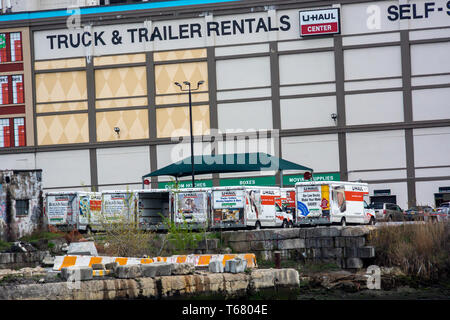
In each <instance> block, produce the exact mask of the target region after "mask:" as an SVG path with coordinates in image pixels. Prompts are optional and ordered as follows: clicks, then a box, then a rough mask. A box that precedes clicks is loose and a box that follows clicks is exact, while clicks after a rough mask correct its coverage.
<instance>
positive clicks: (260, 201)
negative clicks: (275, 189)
mask: <svg viewBox="0 0 450 320" xmlns="http://www.w3.org/2000/svg"><path fill="white" fill-rule="evenodd" d="M247 201H248V202H247V204H248V205H249V207H250V208H249V212H252V213H254V214H255V215H256V219H259V218H260V217H261V205H267V204H269V203H268V202H272V201H273V202H272V205H274V204H275V197H273V198H272V200H271V199H270V197H269V198H268V197H261V191H260V190H250V191H249V192H248V200H247Z"/></svg>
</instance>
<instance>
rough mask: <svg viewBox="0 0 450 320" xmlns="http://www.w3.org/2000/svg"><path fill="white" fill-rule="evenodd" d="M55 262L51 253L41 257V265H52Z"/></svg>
mask: <svg viewBox="0 0 450 320" xmlns="http://www.w3.org/2000/svg"><path fill="white" fill-rule="evenodd" d="M54 264H55V257H52V256H51V255H49V254H48V255H46V256H45V257H44V259H42V262H41V265H42V266H44V267H53V265H54Z"/></svg>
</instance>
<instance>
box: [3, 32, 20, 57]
mask: <svg viewBox="0 0 450 320" xmlns="http://www.w3.org/2000/svg"><path fill="white" fill-rule="evenodd" d="M2 44H3V46H2ZM0 47H2V48H1V49H0V63H3V62H15V61H22V60H23V55H22V34H21V33H20V32H10V33H0Z"/></svg>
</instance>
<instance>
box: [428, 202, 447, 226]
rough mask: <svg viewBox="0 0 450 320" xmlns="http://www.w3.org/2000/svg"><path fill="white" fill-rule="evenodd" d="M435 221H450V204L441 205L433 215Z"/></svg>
mask: <svg viewBox="0 0 450 320" xmlns="http://www.w3.org/2000/svg"><path fill="white" fill-rule="evenodd" d="M432 217H433V220H434V221H444V220H447V221H448V220H450V202H444V203H441V205H440V206H439V207H438V208H436V210H435V212H433V214H432Z"/></svg>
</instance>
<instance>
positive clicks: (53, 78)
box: [36, 71, 87, 103]
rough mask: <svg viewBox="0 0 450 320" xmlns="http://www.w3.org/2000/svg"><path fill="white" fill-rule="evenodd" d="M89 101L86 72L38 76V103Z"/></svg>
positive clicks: (42, 74)
mask: <svg viewBox="0 0 450 320" xmlns="http://www.w3.org/2000/svg"><path fill="white" fill-rule="evenodd" d="M84 99H87V91H86V72H85V71H71V72H55V73H41V74H37V75H36V102H37V103H39V102H59V101H69V100H84Z"/></svg>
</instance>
